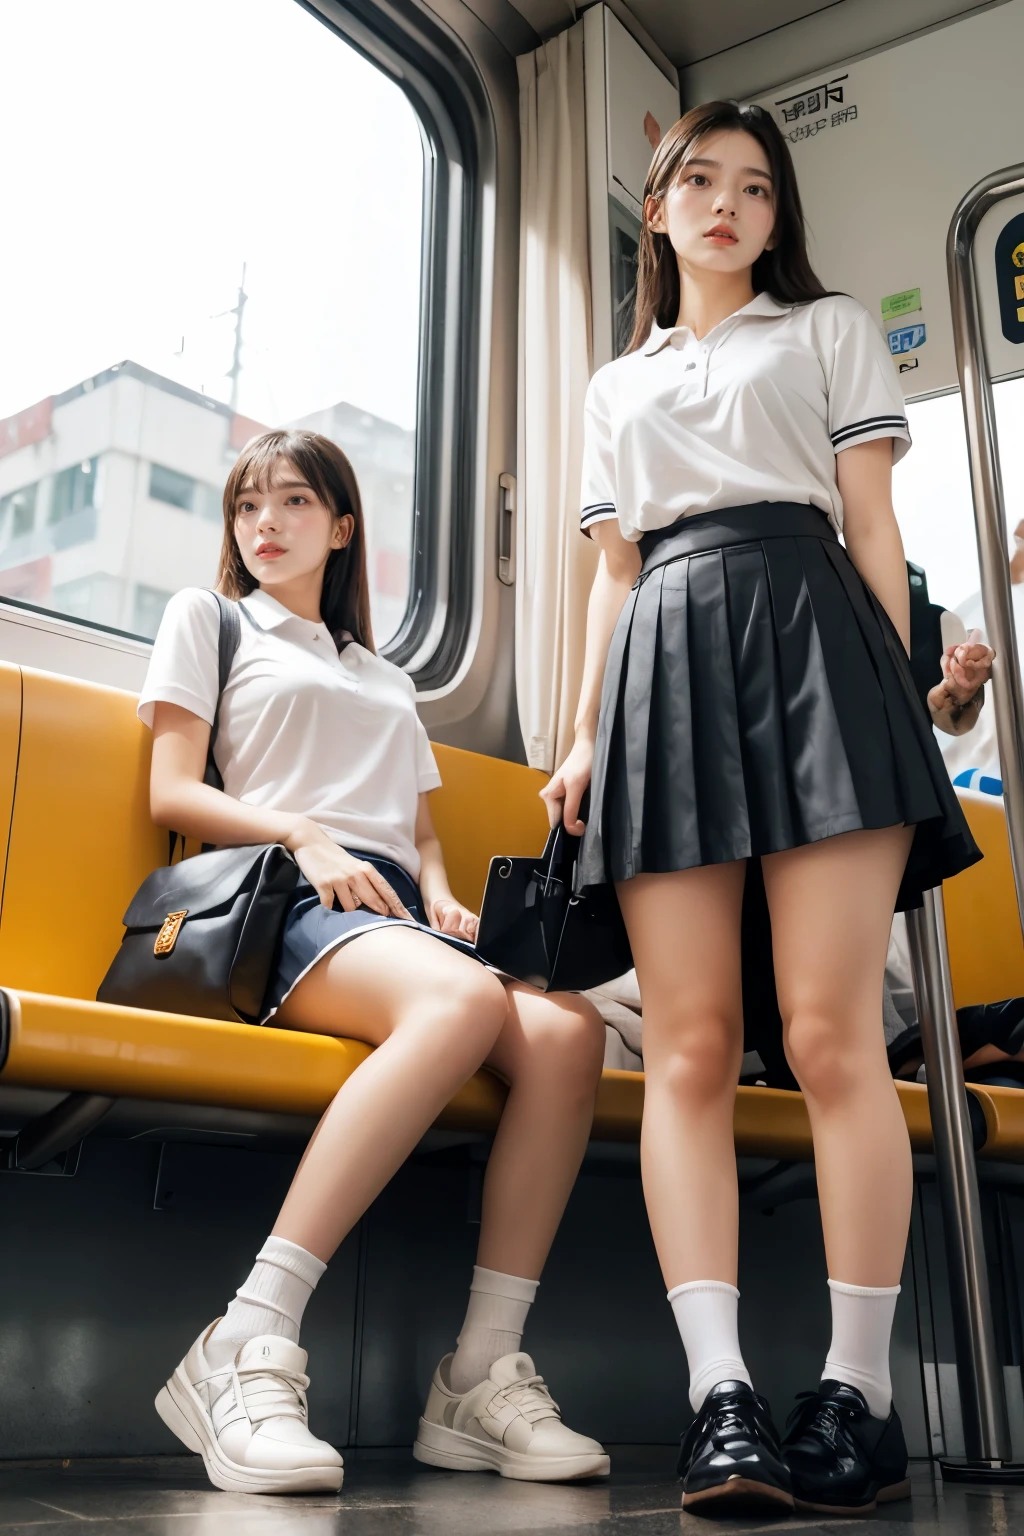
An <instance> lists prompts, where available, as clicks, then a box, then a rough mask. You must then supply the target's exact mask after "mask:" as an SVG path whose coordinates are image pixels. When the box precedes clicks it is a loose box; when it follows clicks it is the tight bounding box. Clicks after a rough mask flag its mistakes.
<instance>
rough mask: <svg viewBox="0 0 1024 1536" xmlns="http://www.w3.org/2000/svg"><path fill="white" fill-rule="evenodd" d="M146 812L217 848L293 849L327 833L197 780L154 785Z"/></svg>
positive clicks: (302, 819)
mask: <svg viewBox="0 0 1024 1536" xmlns="http://www.w3.org/2000/svg"><path fill="white" fill-rule="evenodd" d="M150 811H151V813H152V817H153V820H154V821H155V822H156V824H157V826H160V827H169V828H170V829H171V830H172V831H175V832H180V833H181V834H182V835H183V836H184V837H194V838H197V839H198V840H199V841H200V842H203V843H213V844H214V845H215V846H216V847H224V848H241V847H244V846H245V845H246V844H248V843H283V844H284V846H285V847H286V848H290V849H291V850H292V851H293V852H294V851H295V849H296V848H299V847H301V846H302V845H303V844H305V843H308V842H311V841H314V840H315V839H316V838H317V837H326V835H327V834H326V833H325V832H323V831H322V829H321V828H319V827H317V826H316V824H315V823H314V822H312V821H310V820H309V819H308V817H305V816H296V815H292V814H291V812H288V811H273V810H269V809H266V808H264V807H261V806H258V805H245V804H244V803H243V802H242V801H241V800H234V799H232V797H231V796H230V795H226V794H224V792H223V790H219V789H214V788H213V787H212V785H209V784H200V783H197V782H196V781H195V780H194V779H175V780H173V781H172V782H171V783H170V784H168V785H160V786H159V787H157V785H155V784H154V786H153V788H152V792H151V796H150Z"/></svg>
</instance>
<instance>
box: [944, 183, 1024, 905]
mask: <svg viewBox="0 0 1024 1536" xmlns="http://www.w3.org/2000/svg"><path fill="white" fill-rule="evenodd" d="M1021 193H1024V165H1015V166H1011V167H1009V168H1008V169H1007V170H1004V171H996V172H994V173H993V175H991V176H986V177H985V179H984V180H983V181H979V182H978V184H977V185H976V186H974V187H972V188H971V190H970V191H969V192H968V193H967V195H966V197H964V198H963V199H962V201H961V202H960V204H959V206H958V208H957V210H956V212H955V213H954V215H953V218H952V221H951V223H950V226H949V235H948V238H947V240H946V270H947V274H948V277H949V296H950V304H951V306H952V313H953V344H954V348H955V351H956V367H957V373H958V375H959V378H960V391H961V395H962V398H963V408H964V423H965V426H966V428H967V451H968V457H969V461H970V470H971V491H972V495H973V500H974V522H975V528H976V532H977V539H978V562H979V566H980V569H981V601H982V608H983V611H984V614H985V625H986V627H987V629H988V633H989V638H990V640H991V642H992V644H993V646H994V647H995V650H996V664H995V668H994V670H993V677H992V688H993V693H994V705H995V711H996V737H997V740H998V743H999V765H1000V771H1001V773H1002V779H1003V803H1004V806H1005V809H1006V829H1007V834H1008V837H1009V842H1010V862H1011V865H1012V867H1013V880H1014V885H1015V886H1016V888H1017V912H1018V916H1019V918H1020V924H1021V929H1022V931H1024V691H1022V688H1021V676H1020V668H1019V666H1018V665H1017V641H1016V631H1015V626H1014V619H1013V600H1012V597H1011V594H1010V567H1009V559H1008V556H1007V542H1006V534H1007V529H1006V510H1005V506H1004V502H1003V484H1002V475H1001V472H1000V465H999V440H998V436H997V433H996V416H995V403H994V400H993V396H992V381H991V379H990V378H989V371H988V358H987V355H986V351H985V336H984V332H983V330H982V324H981V307H980V304H979V299H978V284H977V277H976V274H975V271H974V260H973V256H974V241H975V237H976V235H977V233H978V227H979V225H980V224H981V221H982V219H983V218H984V216H985V214H986V213H987V212H988V211H989V209H990V208H993V207H994V206H995V205H996V203H1000V202H1002V201H1003V200H1004V198H1008V197H1014V196H1016V195H1019V194H1021Z"/></svg>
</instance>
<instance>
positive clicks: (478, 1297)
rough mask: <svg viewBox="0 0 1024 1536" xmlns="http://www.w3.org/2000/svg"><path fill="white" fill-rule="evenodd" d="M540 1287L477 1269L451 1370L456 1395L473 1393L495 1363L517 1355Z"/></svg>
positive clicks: (475, 1267)
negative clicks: (471, 1391) (474, 1388)
mask: <svg viewBox="0 0 1024 1536" xmlns="http://www.w3.org/2000/svg"><path fill="white" fill-rule="evenodd" d="M539 1283H540V1282H539V1281H537V1280H521V1279H520V1278H519V1276H518V1275H502V1274H499V1272H498V1271H497V1270H496V1269H483V1268H482V1267H481V1265H479V1264H476V1265H474V1266H473V1283H472V1284H471V1285H470V1287H469V1306H468V1308H467V1310H466V1321H465V1322H464V1323H463V1325H462V1332H461V1333H460V1334H459V1339H458V1344H459V1347H458V1349H457V1350H456V1351H455V1356H454V1358H453V1360H452V1366H451V1383H452V1391H453V1392H468V1391H470V1389H471V1388H472V1387H475V1386H477V1385H478V1384H479V1383H480V1382H481V1381H483V1380H484V1378H485V1376H486V1375H487V1372H488V1371H489V1370H490V1368H491V1366H492V1365H493V1364H494V1362H495V1360H500V1359H501V1357H502V1355H514V1354H515V1353H516V1352H517V1350H518V1349H519V1346H520V1344H521V1343H522V1341H523V1328H524V1327H525V1325H526V1314H527V1312H529V1310H530V1305H531V1303H532V1301H533V1298H534V1297H535V1296H536V1294H537V1286H538V1284H539Z"/></svg>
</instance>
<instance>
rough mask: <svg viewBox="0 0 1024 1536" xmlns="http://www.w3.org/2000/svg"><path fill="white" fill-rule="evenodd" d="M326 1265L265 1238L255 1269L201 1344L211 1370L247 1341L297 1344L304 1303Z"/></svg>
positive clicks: (302, 1251)
mask: <svg viewBox="0 0 1024 1536" xmlns="http://www.w3.org/2000/svg"><path fill="white" fill-rule="evenodd" d="M326 1268H327V1265H326V1264H325V1263H324V1262H323V1260H322V1259H318V1258H316V1257H315V1256H314V1255H313V1254H311V1253H307V1252H306V1250H305V1248H300V1247H299V1245H298V1243H290V1242H289V1241H288V1239H287V1238H285V1237H268V1238H267V1240H266V1242H265V1243H264V1244H263V1247H262V1248H261V1249H260V1251H259V1253H258V1254H257V1255H256V1264H255V1267H254V1269H253V1271H252V1273H251V1275H250V1276H249V1278H248V1279H247V1280H246V1282H245V1284H244V1285H241V1286H239V1288H238V1290H237V1291H236V1292H235V1299H234V1301H233V1302H232V1303H231V1305H230V1306H229V1307H228V1309H227V1311H226V1312H225V1314H224V1316H223V1317H222V1318H221V1320H220V1322H219V1323H218V1324H217V1326H216V1328H215V1329H214V1330H213V1332H212V1333H211V1334H210V1337H209V1338H208V1339H207V1341H206V1345H205V1354H206V1358H207V1360H208V1361H209V1362H210V1364H211V1365H212V1366H219V1365H227V1363H228V1361H229V1360H233V1359H234V1357H235V1355H236V1354H237V1353H238V1349H239V1347H240V1346H241V1345H242V1344H244V1343H246V1341H247V1340H249V1339H256V1338H259V1336H260V1334H263V1333H278V1334H281V1335H282V1336H283V1337H284V1338H286V1339H291V1341H292V1343H293V1344H297V1343H298V1342H299V1326H300V1324H301V1322H302V1314H303V1312H304V1311H305V1308H306V1302H307V1301H308V1300H309V1298H310V1297H311V1296H312V1294H313V1292H314V1290H315V1289H316V1283H317V1281H318V1280H319V1279H320V1276H321V1275H322V1274H323V1272H324V1270H325V1269H326Z"/></svg>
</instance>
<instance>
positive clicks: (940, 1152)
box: [907, 888, 1012, 1466]
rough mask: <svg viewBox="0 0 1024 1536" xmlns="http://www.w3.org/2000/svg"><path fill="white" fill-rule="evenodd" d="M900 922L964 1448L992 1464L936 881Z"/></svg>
mask: <svg viewBox="0 0 1024 1536" xmlns="http://www.w3.org/2000/svg"><path fill="white" fill-rule="evenodd" d="M907 930H908V935H909V938H910V959H911V967H912V970H913V978H914V999H915V1002H916V1004H917V1017H918V1020H919V1022H920V1026H921V1044H922V1047H923V1049H924V1060H925V1075H926V1077H927V1081H928V1110H929V1113H930V1115H931V1122H932V1144H933V1146H934V1148H935V1172H936V1181H937V1184H938V1190H939V1201H940V1204H941V1207H942V1228H943V1233H944V1236H945V1246H946V1269H947V1274H948V1278H949V1301H950V1310H951V1312H952V1318H953V1341H954V1344H955V1347H956V1366H957V1385H958V1388H959V1392H960V1409H961V1414H962V1416H963V1429H964V1449H965V1451H966V1453H967V1458H968V1460H969V1461H973V1462H987V1463H989V1464H991V1465H994V1466H997V1465H1000V1464H1001V1463H1003V1462H1006V1461H1009V1460H1010V1459H1011V1456H1012V1451H1011V1445H1010V1426H1009V1419H1008V1417H1007V1412H1006V1387H1005V1384H1004V1381H1003V1371H1002V1365H1001V1363H1000V1359H999V1351H998V1349H997V1347H996V1336H995V1329H994V1327H993V1324H992V1301H991V1295H990V1293H989V1284H988V1268H987V1266H986V1263H985V1241H984V1235H983V1231H982V1224H981V1199H980V1196H979V1194H978V1170H977V1166H976V1164H975V1161H974V1137H973V1135H972V1133H971V1118H970V1114H969V1112H968V1109H967V1091H966V1088H965V1085H964V1069H963V1061H962V1059H961V1056H960V1040H959V1035H958V1033H957V1023H956V1008H955V1006H954V1002H953V982H952V978H951V976H950V970H949V952H948V949H947V946H946V919H945V914H944V911H943V904H942V890H941V888H940V889H937V890H934V891H925V893H924V905H923V907H922V908H921V909H920V910H919V911H916V912H908V913H907Z"/></svg>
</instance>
